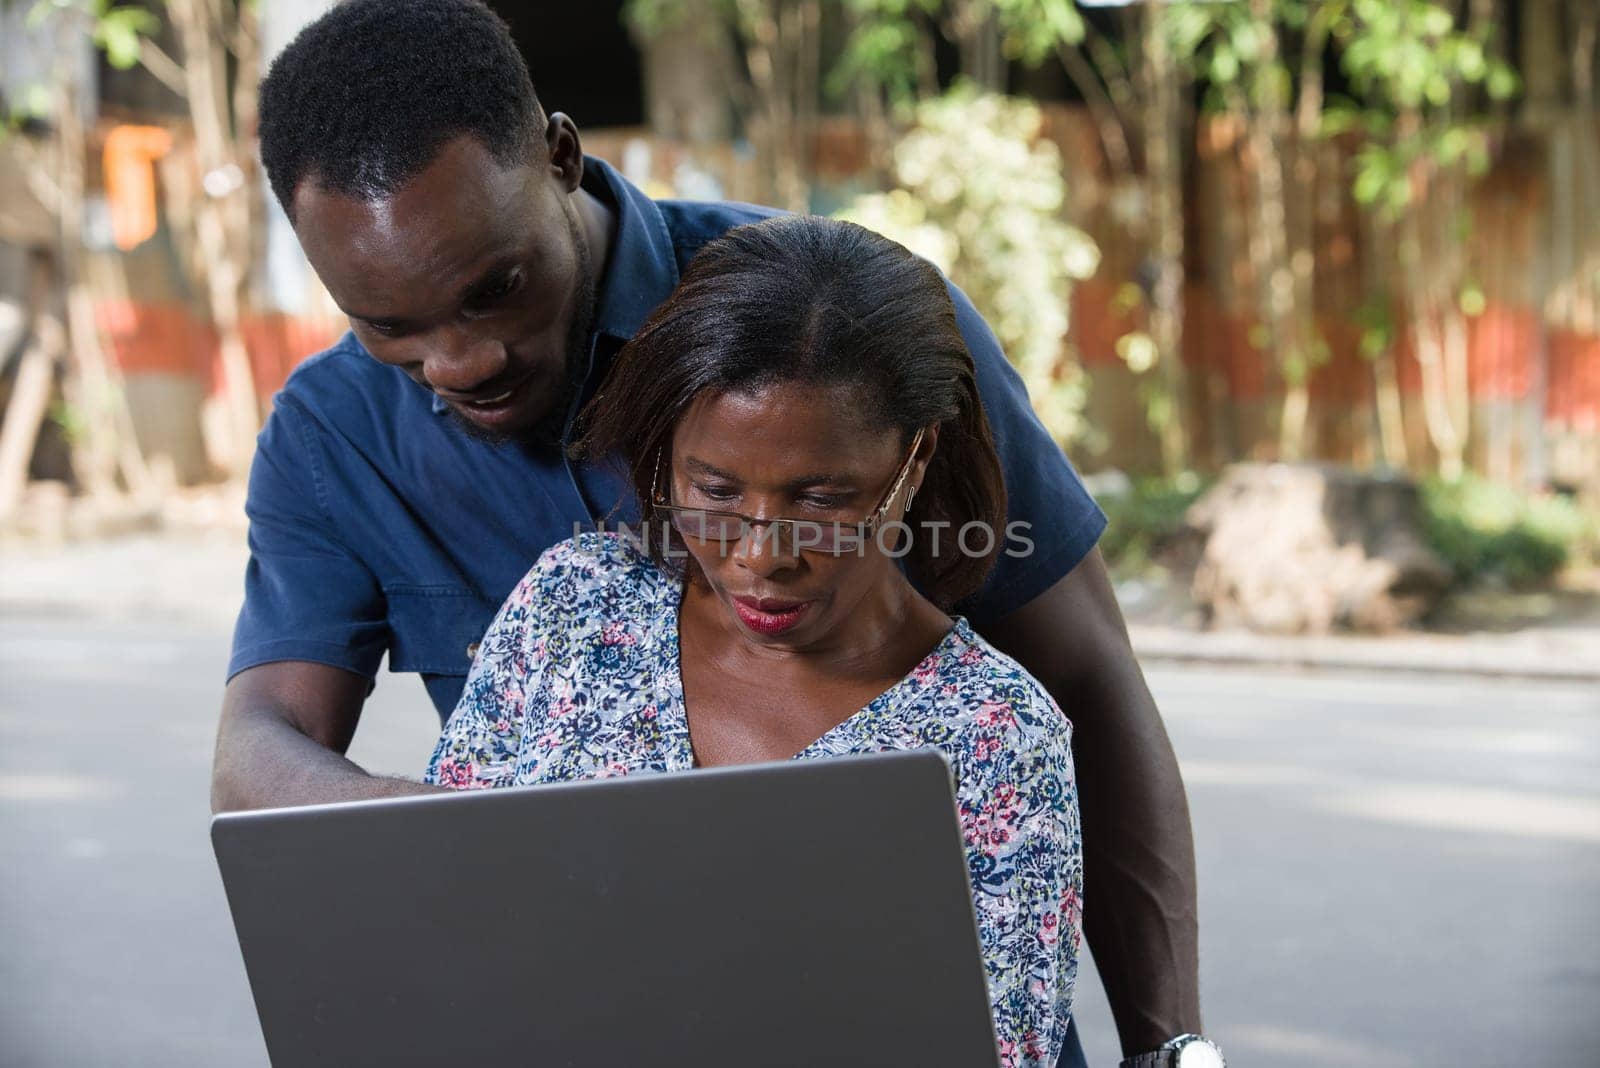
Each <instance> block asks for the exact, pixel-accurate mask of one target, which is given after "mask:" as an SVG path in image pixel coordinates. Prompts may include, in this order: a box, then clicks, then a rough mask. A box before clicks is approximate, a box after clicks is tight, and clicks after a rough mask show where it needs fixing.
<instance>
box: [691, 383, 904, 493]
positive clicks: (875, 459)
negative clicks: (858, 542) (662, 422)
mask: <svg viewBox="0 0 1600 1068" xmlns="http://www.w3.org/2000/svg"><path fill="white" fill-rule="evenodd" d="M899 450H900V433H899V431H898V429H897V428H895V427H894V426H892V425H890V424H887V423H885V422H884V421H883V420H881V419H879V418H877V417H876V415H875V413H874V412H873V411H872V409H871V407H870V406H869V405H868V404H867V403H866V401H865V398H864V397H863V394H862V389H861V387H860V386H859V385H854V384H851V385H814V384H811V383H801V382H777V383H771V384H767V385H763V386H760V387H758V388H755V389H749V390H726V391H719V392H715V393H706V394H702V395H701V396H700V397H697V398H696V399H695V401H694V402H693V403H692V404H691V405H690V406H689V410H688V411H687V412H685V413H684V416H683V418H682V419H680V420H679V421H678V426H677V429H676V432H675V434H674V438H673V451H674V455H675V457H676V459H677V461H678V462H679V463H684V462H686V461H688V460H689V459H690V458H693V459H695V460H698V461H700V463H701V464H703V465H709V466H713V467H716V468H718V469H720V470H722V471H725V472H727V473H729V474H739V475H743V476H744V477H750V478H754V477H757V476H758V475H759V476H761V477H763V479H765V478H771V477H773V476H774V474H776V473H780V472H781V473H782V474H783V476H784V477H783V478H782V479H781V481H790V480H793V479H795V478H798V477H800V476H799V475H797V474H795V472H800V471H804V472H807V473H814V474H818V475H821V474H830V475H835V476H838V475H848V474H851V473H856V472H875V471H876V470H877V469H878V468H879V467H881V466H883V464H884V463H885V462H890V460H891V458H893V457H896V456H897V454H898V452H899Z"/></svg>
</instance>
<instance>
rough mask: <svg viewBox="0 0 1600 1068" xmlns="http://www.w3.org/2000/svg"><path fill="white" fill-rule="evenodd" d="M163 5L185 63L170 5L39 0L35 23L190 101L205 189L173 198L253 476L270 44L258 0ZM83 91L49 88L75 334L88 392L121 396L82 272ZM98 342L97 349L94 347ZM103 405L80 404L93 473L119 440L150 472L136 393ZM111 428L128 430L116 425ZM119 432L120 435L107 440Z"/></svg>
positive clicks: (92, 476)
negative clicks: (259, 27)
mask: <svg viewBox="0 0 1600 1068" xmlns="http://www.w3.org/2000/svg"><path fill="white" fill-rule="evenodd" d="M163 10H164V11H165V13H166V16H167V17H168V18H169V19H170V20H171V22H172V25H173V27H174V29H175V30H176V31H177V34H178V39H179V42H180V46H181V51H180V53H179V55H180V58H181V62H180V61H178V60H174V59H173V58H172V57H170V56H168V55H167V54H166V53H165V52H163V51H162V50H161V49H160V48H159V47H158V46H157V45H156V44H155V42H154V41H153V40H152V35H153V33H154V32H155V31H156V30H157V29H158V28H159V27H160V16H158V15H157V14H156V13H155V12H154V11H151V10H148V9H146V8H144V7H140V6H134V5H131V4H130V5H115V4H113V3H112V2H111V0H39V2H38V3H36V4H35V5H34V7H33V8H32V10H31V12H30V16H29V17H30V21H32V22H33V23H34V24H35V25H36V26H39V27H44V26H46V25H49V26H51V27H54V28H55V32H59V33H61V34H64V35H65V36H64V37H63V39H62V40H61V48H60V49H59V50H58V52H59V55H60V56H62V57H70V56H71V55H72V54H73V52H72V48H71V39H72V38H74V37H76V39H78V40H82V39H83V38H84V37H88V38H89V39H91V40H92V41H93V42H94V44H95V45H96V46H97V47H98V48H100V49H101V50H102V51H103V52H104V53H105V56H106V59H107V61H108V62H109V63H110V64H111V65H112V66H113V67H116V68H119V69H128V68H131V67H134V66H142V67H144V68H145V69H146V70H148V71H149V72H150V74H151V75H152V76H154V77H155V78H156V79H157V80H158V81H160V82H161V83H162V84H163V85H165V86H167V87H168V88H169V89H171V90H172V91H173V92H174V93H177V94H178V95H179V96H181V97H182V98H183V99H184V100H185V102H186V103H187V106H188V110H189V116H190V120H191V124H192V127H193V132H194V139H195V155H196V162H197V164H198V169H199V176H198V177H199V186H200V192H201V194H202V195H199V196H196V197H192V198H181V201H182V202H181V203H178V202H174V201H173V199H172V198H169V202H168V208H169V213H168V218H169V221H171V222H173V223H174V224H175V225H177V226H178V227H179V228H180V229H188V230H189V231H190V236H191V238H192V241H191V242H190V243H191V244H192V245H193V248H194V254H193V255H192V256H191V257H190V262H189V272H190V274H191V275H192V276H193V277H194V279H195V282H196V283H197V286H196V288H197V289H199V290H200V291H201V292H204V293H205V294H206V303H207V306H208V310H209V312H210V316H211V320H212V322H213V324H214V325H215V327H216V329H217V334H218V339H219V343H220V350H221V358H222V359H221V363H222V386H223V390H222V392H223V398H224V403H225V405H226V414H227V419H226V424H227V437H228V441H227V444H226V447H225V449H224V453H223V455H222V456H220V457H218V458H216V459H219V460H220V461H221V464H220V466H222V467H223V468H224V469H225V470H227V471H228V472H229V473H230V475H232V476H233V477H235V478H242V477H244V474H245V473H246V472H247V471H248V469H249V464H250V458H251V455H252V454H253V452H254V441H255V434H256V431H257V430H258V429H259V427H260V423H261V408H260V400H259V398H258V396H257V394H256V388H255V380H254V375H253V372H252V369H251V363H250V356H249V351H248V349H247V348H246V346H245V341H244V332H243V328H242V323H243V315H244V305H245V286H246V282H247V280H248V277H249V272H250V268H251V265H252V263H253V262H254V261H255V257H256V253H257V251H258V250H257V247H256V242H257V241H258V240H259V231H260V225H259V223H260V220H259V217H258V215H259V211H260V201H261V198H260V195H259V181H258V178H257V175H256V167H255V163H254V161H255V151H254V144H253V141H254V137H255V102H256V91H257V81H258V76H259V71H258V56H259V51H258V48H257V41H256V24H255V15H254V6H253V0H166V2H165V3H164V5H163ZM60 69H63V70H64V69H65V68H64V67H63V68H60ZM78 91H79V90H78V88H77V87H76V86H75V85H73V84H71V83H69V82H65V81H63V79H62V77H56V78H55V79H54V84H53V86H52V87H51V88H50V89H49V90H47V91H46V92H45V99H47V100H51V101H53V102H54V103H53V104H52V105H51V111H50V115H51V119H52V123H51V125H52V128H53V129H54V130H55V131H56V141H57V144H58V146H59V149H60V153H61V155H60V171H59V176H58V179H57V181H56V183H55V184H56V186H57V187H58V189H59V195H58V196H57V197H56V198H55V200H54V203H55V204H56V209H57V215H58V216H59V218H60V220H61V227H62V265H63V274H64V277H65V279H66V292H67V295H68V303H67V309H68V327H69V329H68V335H69V337H70V338H71V339H72V342H71V343H72V346H73V351H74V353H79V348H80V346H83V347H84V349H83V351H82V353H81V354H80V355H79V356H78V360H77V363H78V364H79V366H80V368H81V369H82V371H81V373H82V375H83V376H84V379H85V382H84V392H85V394H86V395H88V396H90V397H93V396H95V395H98V394H103V393H113V394H116V395H118V396H120V392H119V391H118V390H115V389H112V388H111V387H109V386H107V385H105V383H110V382H113V381H114V379H115V375H116V372H115V369H114V367H113V366H112V365H111V364H110V363H109V362H108V361H107V360H105V358H104V354H103V353H99V354H98V355H97V354H96V352H97V351H98V340H97V338H98V334H97V332H96V328H95V324H94V312H93V302H92V300H91V297H90V293H89V289H88V285H87V282H86V281H85V280H83V278H82V276H81V272H82V267H81V260H82V257H83V240H82V212H83V204H82V195H83V189H82V186H83V175H84V174H85V173H86V172H85V167H86V166H87V158H86V153H87V145H88V141H87V134H86V131H84V130H83V128H82V124H81V121H80V120H79V118H78V116H79V114H80V111H79V110H78V107H77V104H76V103H75V102H74V101H73V100H72V98H73V97H74V94H75V93H77V92H78ZM90 345H93V346H95V351H90V350H89V349H88V348H87V346H90ZM96 404H98V405H101V406H103V404H104V402H92V403H91V404H90V405H89V406H85V405H84V404H83V403H79V404H77V405H76V407H78V408H79V409H80V411H79V417H80V418H79V423H78V425H79V427H80V429H81V433H82V434H83V435H84V436H85V439H86V441H88V442H89V445H88V454H89V457H90V459H88V460H87V462H86V471H87V472H88V474H87V480H88V481H89V482H91V483H94V484H96V485H99V486H101V487H104V485H105V483H106V478H105V475H104V473H103V472H104V469H105V467H106V464H105V461H104V460H95V459H92V457H95V456H103V455H105V454H106V453H107V450H108V449H110V450H113V451H115V452H116V453H117V454H118V455H120V456H122V457H123V458H122V459H121V460H120V461H119V463H118V466H119V467H120V468H121V472H122V475H123V479H124V481H125V482H128V483H129V484H130V485H131V484H133V483H134V482H140V483H142V482H144V481H145V479H146V476H145V475H144V473H143V471H142V462H136V461H135V460H134V458H133V456H134V455H135V454H136V453H137V445H136V444H135V443H134V442H133V438H132V430H131V421H130V420H129V418H128V415H127V411H126V404H125V402H118V406H117V408H116V411H115V413H114V417H113V418H109V419H108V418H106V417H104V416H103V415H101V414H99V413H98V411H97V409H96V407H95V405H96ZM111 427H116V428H118V429H117V430H116V431H115V432H113V431H112V430H110V429H106V428H111ZM113 433H114V434H115V437H114V440H115V442H116V444H114V445H108V444H106V442H105V441H102V440H101V439H102V438H107V437H109V436H111V435H113ZM124 439H125V440H124ZM130 450H132V451H131V452H130ZM97 472H98V473H97Z"/></svg>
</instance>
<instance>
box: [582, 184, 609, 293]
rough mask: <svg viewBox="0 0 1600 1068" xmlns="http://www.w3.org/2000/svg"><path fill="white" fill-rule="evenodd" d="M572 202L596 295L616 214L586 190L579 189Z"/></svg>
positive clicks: (602, 274)
mask: <svg viewBox="0 0 1600 1068" xmlns="http://www.w3.org/2000/svg"><path fill="white" fill-rule="evenodd" d="M573 200H574V201H576V203H577V209H578V221H579V223H580V224H581V225H582V226H583V236H584V238H585V239H586V240H587V241H588V243H589V272H590V274H591V275H592V276H593V277H591V278H590V281H591V282H593V283H594V291H595V293H597V294H598V293H599V292H600V280H601V279H602V278H604V277H605V276H606V264H607V263H608V262H609V261H610V259H611V242H612V241H613V240H614V239H615V238H616V236H617V213H616V210H615V209H614V208H612V207H611V205H609V204H607V203H605V202H604V201H603V200H601V199H600V198H599V197H597V196H595V195H594V194H593V193H591V192H589V191H588V190H587V189H581V188H580V189H579V190H578V191H577V193H575V194H574V195H573Z"/></svg>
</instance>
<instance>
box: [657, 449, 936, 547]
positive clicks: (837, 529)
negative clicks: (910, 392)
mask: <svg viewBox="0 0 1600 1068" xmlns="http://www.w3.org/2000/svg"><path fill="white" fill-rule="evenodd" d="M922 434H923V432H922V431H921V430H918V431H917V433H916V436H915V437H913V438H912V439H911V451H910V452H909V453H907V454H906V458H905V461H904V462H903V463H902V464H901V465H900V471H899V473H898V474H896V475H895V476H894V481H893V482H892V483H890V485H889V489H888V490H887V491H886V492H885V493H884V495H883V498H882V499H881V500H880V501H879V502H878V506H877V507H876V508H874V509H873V510H872V511H871V513H870V514H868V516H867V517H866V518H865V519H863V520H861V521H860V522H858V523H837V522H835V523H823V522H818V521H817V520H815V519H757V518H756V517H755V516H749V515H745V514H743V513H742V512H725V511H719V510H716V509H710V508H684V507H683V506H681V505H676V504H673V503H672V502H671V501H670V500H669V499H668V496H667V495H666V494H664V493H662V492H661V454H662V452H664V451H665V446H663V447H662V448H661V449H658V450H657V451H656V466H655V473H654V475H652V476H651V483H650V484H651V487H652V490H651V497H652V501H651V503H652V504H653V505H654V507H655V510H656V511H658V512H664V513H666V515H667V518H668V519H669V520H670V521H671V523H672V526H673V528H674V529H676V530H677V531H678V533H679V534H682V535H683V536H684V537H685V538H693V539H694V540H695V541H707V542H711V541H714V542H717V543H719V544H720V545H721V547H722V551H724V552H726V551H727V549H728V547H729V546H730V545H736V544H738V543H739V542H740V541H741V540H742V539H743V538H744V537H745V536H746V535H748V534H749V533H750V531H751V529H752V528H755V527H764V528H766V533H765V534H764V535H763V537H770V538H772V539H773V547H774V549H777V548H778V546H780V545H785V546H788V547H789V548H790V549H791V550H792V551H794V552H800V551H802V550H811V551H815V552H819V553H829V554H831V555H834V556H842V555H844V554H846V553H852V552H860V551H862V550H863V549H864V547H865V546H866V543H867V539H869V538H871V537H872V536H873V535H874V534H876V533H877V530H878V527H879V526H880V525H881V524H882V523H883V520H884V517H885V516H887V515H888V514H889V507H890V505H892V504H893V503H894V499H895V498H896V497H897V496H899V493H900V489H901V487H902V486H904V485H905V481H906V478H907V476H909V475H910V474H911V462H912V461H913V460H915V459H916V458H917V449H918V448H919V447H920V446H921V445H922Z"/></svg>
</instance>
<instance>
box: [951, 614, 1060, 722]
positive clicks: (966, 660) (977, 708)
mask: <svg viewBox="0 0 1600 1068" xmlns="http://www.w3.org/2000/svg"><path fill="white" fill-rule="evenodd" d="M941 671H942V673H943V674H945V675H947V676H948V677H947V678H946V679H945V680H944V684H943V688H942V689H943V692H945V693H949V694H951V696H953V697H955V698H956V699H957V700H958V701H959V704H960V707H962V708H963V709H964V710H966V713H967V716H966V719H967V724H966V726H967V727H968V728H969V729H971V730H977V731H982V732H985V733H990V734H994V733H999V734H1003V735H1010V736H1012V738H1014V739H1015V740H1016V741H1017V742H1018V743H1020V744H1026V745H1033V746H1040V747H1050V746H1053V745H1055V744H1062V745H1070V742H1071V738H1072V722H1071V720H1069V719H1068V718H1067V716H1066V715H1064V714H1063V713H1062V710H1061V708H1060V706H1058V705H1057V704H1056V701H1055V698H1053V697H1051V696H1050V692H1049V691H1048V690H1046V689H1045V688H1044V685H1043V684H1042V683H1040V682H1039V680H1038V679H1036V678H1034V677H1033V676H1032V675H1031V674H1029V673H1028V671H1027V669H1026V668H1024V667H1023V666H1022V665H1021V664H1019V663H1017V662H1016V661H1015V660H1013V659H1012V658H1011V657H1009V656H1007V655H1006V654H1005V653H1002V652H1001V651H1000V650H999V649H996V648H995V647H994V646H993V645H991V644H990V643H989V642H988V641H987V640H986V639H985V638H984V637H983V636H982V635H980V634H978V632H977V631H975V630H973V629H972V627H971V625H970V624H969V623H967V621H966V620H965V619H957V620H956V625H955V626H954V627H953V628H952V629H951V631H950V634H949V636H948V637H947V638H946V639H945V643H944V656H943V658H942V666H941ZM952 689H953V693H952Z"/></svg>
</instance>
